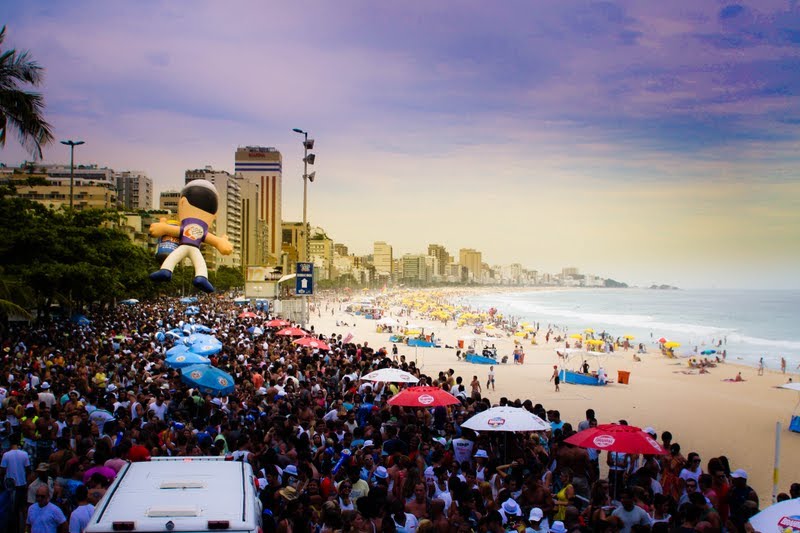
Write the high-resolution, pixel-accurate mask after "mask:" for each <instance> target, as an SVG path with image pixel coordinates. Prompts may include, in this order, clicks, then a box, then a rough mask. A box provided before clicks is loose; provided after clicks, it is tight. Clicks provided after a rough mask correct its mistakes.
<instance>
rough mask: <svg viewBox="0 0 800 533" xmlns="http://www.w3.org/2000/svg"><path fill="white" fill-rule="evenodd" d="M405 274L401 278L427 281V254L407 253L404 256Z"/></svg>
mask: <svg viewBox="0 0 800 533" xmlns="http://www.w3.org/2000/svg"><path fill="white" fill-rule="evenodd" d="M402 263H403V276H402V278H401V279H403V280H407V281H419V282H427V281H429V279H428V265H427V261H426V256H424V255H414V254H405V255H404V256H403V261H402Z"/></svg>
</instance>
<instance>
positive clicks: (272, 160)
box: [236, 146, 283, 265]
mask: <svg viewBox="0 0 800 533" xmlns="http://www.w3.org/2000/svg"><path fill="white" fill-rule="evenodd" d="M282 173H283V163H282V159H281V153H280V152H279V151H278V150H276V149H275V148H271V147H264V146H240V147H239V148H237V149H236V174H237V175H239V176H241V177H242V178H243V179H245V180H247V181H249V182H250V183H254V184H256V185H258V186H259V202H258V218H259V220H262V221H264V222H266V224H267V226H268V231H267V233H268V236H267V240H266V241H265V242H264V246H265V248H266V252H267V254H268V256H269V259H268V261H269V264H273V265H275V264H277V263H278V261H279V259H280V255H281V223H282V222H283V221H282V219H281V189H282V182H283V178H282V175H283V174H282Z"/></svg>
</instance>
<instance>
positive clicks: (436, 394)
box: [389, 387, 461, 407]
mask: <svg viewBox="0 0 800 533" xmlns="http://www.w3.org/2000/svg"><path fill="white" fill-rule="evenodd" d="M456 403H461V402H460V401H459V399H458V398H456V397H455V396H453V395H452V394H450V393H449V392H447V391H444V390H442V389H440V388H439V387H409V388H407V389H403V390H401V391H400V392H398V393H397V394H395V395H394V396H392V397H391V398H389V405H399V406H402V407H437V406H439V405H453V404H456Z"/></svg>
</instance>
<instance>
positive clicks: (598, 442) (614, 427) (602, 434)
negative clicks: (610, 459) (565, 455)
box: [564, 424, 667, 455]
mask: <svg viewBox="0 0 800 533" xmlns="http://www.w3.org/2000/svg"><path fill="white" fill-rule="evenodd" d="M564 442H567V443H569V444H573V445H575V446H579V447H581V448H592V449H595V450H603V451H607V452H621V453H638V454H644V455H664V454H666V453H667V452H666V450H664V448H663V447H662V446H661V445H660V444H659V443H658V442H656V441H655V440H654V439H653V437H651V436H650V435H648V434H647V433H645V432H644V431H642V430H641V429H640V428H637V427H636V426H623V425H620V424H601V425H599V426H597V427H595V428H589V429H584V430H583V431H579V432H578V433H575V434H574V435H572V436H571V437H569V438H567V439H566V440H565V441H564Z"/></svg>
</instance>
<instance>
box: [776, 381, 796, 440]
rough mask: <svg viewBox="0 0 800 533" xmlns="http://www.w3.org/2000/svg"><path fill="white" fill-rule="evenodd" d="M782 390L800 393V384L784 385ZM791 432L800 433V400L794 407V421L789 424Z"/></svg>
mask: <svg viewBox="0 0 800 533" xmlns="http://www.w3.org/2000/svg"><path fill="white" fill-rule="evenodd" d="M780 388H781V389H788V390H793V391H797V392H800V383H784V384H783V385H781V386H780ZM789 431H794V432H795V433H800V400H798V402H797V405H796V406H795V407H794V412H793V413H792V420H791V422H789Z"/></svg>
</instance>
